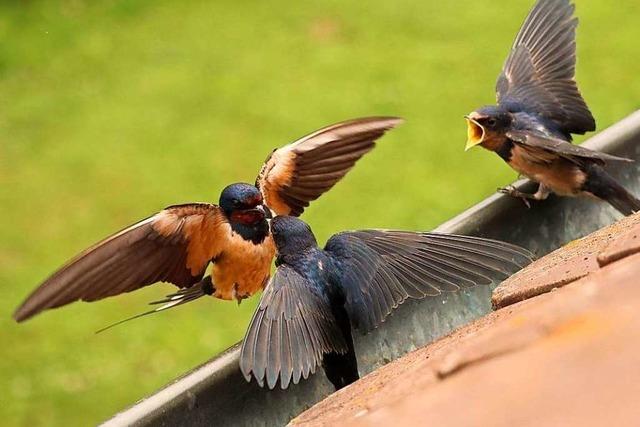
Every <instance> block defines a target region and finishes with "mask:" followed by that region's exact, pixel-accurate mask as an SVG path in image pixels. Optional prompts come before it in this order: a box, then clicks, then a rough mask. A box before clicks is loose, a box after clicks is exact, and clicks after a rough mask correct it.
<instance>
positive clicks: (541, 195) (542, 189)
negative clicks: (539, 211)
mask: <svg viewBox="0 0 640 427" xmlns="http://www.w3.org/2000/svg"><path fill="white" fill-rule="evenodd" d="M498 192H500V193H502V194H507V195H509V196H511V197H517V198H519V199H520V200H522V202H523V203H524V204H525V205H526V206H527V208H531V203H530V202H529V200H545V199H546V198H547V197H549V194H551V191H550V190H549V189H548V188H547V187H546V186H545V185H544V184H539V185H538V191H536V192H535V193H524V192H522V191H520V190H518V189H516V188H515V187H514V186H513V185H509V186H507V187H503V188H498Z"/></svg>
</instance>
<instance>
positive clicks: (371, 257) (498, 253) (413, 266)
mask: <svg viewBox="0 0 640 427" xmlns="http://www.w3.org/2000/svg"><path fill="white" fill-rule="evenodd" d="M325 250H326V251H327V252H328V253H330V254H331V255H332V256H333V258H334V259H335V260H336V263H337V264H338V265H340V266H341V267H340V271H341V273H340V277H339V281H340V284H341V286H342V288H343V290H344V294H345V298H346V302H345V308H346V310H347V312H348V313H349V317H350V319H351V322H352V324H353V326H354V327H355V328H357V329H360V330H362V331H363V332H367V331H370V330H371V329H373V328H375V327H377V326H378V325H380V323H382V322H383V321H384V320H385V319H386V317H387V316H388V315H389V314H390V313H391V311H392V310H393V309H394V308H396V307H397V306H398V305H399V304H401V303H402V302H404V301H405V300H406V299H407V298H416V299H419V298H425V297H428V296H435V295H439V294H440V293H441V292H446V291H457V290H459V289H461V288H468V287H471V286H474V285H478V284H485V285H487V284H490V283H492V282H494V281H496V280H503V279H505V278H506V277H508V276H509V275H511V274H513V273H514V272H516V271H518V270H520V269H521V268H522V267H523V266H525V265H527V264H529V263H530V262H531V260H532V258H533V255H532V254H531V253H529V252H528V251H527V250H525V249H522V248H520V247H518V246H514V245H510V244H507V243H503V242H498V241H494V240H488V239H481V238H477V237H469V236H457V235H446V234H437V233H412V232H406V231H386V230H384V231H383V230H364V231H352V232H344V233H340V234H336V235H335V236H333V237H331V239H329V241H328V242H327V245H326V246H325Z"/></svg>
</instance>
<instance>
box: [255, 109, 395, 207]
mask: <svg viewBox="0 0 640 427" xmlns="http://www.w3.org/2000/svg"><path fill="white" fill-rule="evenodd" d="M401 122H402V119H399V118H397V117H366V118H361V119H355V120H349V121H346V122H341V123H337V124H334V125H331V126H327V127H325V128H322V129H320V130H318V131H316V132H314V133H312V134H310V135H307V136H305V137H303V138H301V139H299V140H297V141H296V142H293V143H291V144H289V145H286V146H284V147H282V148H279V149H277V150H274V151H273V153H271V155H270V156H269V158H267V160H266V162H265V163H264V165H263V166H262V169H261V170H260V174H259V175H258V178H257V179H256V187H258V188H259V189H260V191H261V192H262V195H263V197H264V201H265V204H266V205H267V206H268V207H269V208H270V209H271V210H272V211H273V212H275V213H276V214H277V215H293V216H299V215H300V214H301V213H302V212H303V211H304V208H306V207H307V206H309V202H311V201H313V200H315V199H317V198H318V197H320V196H321V195H322V194H323V193H324V192H326V191H328V190H329V189H330V188H331V187H333V186H334V185H335V184H336V183H337V182H338V181H340V180H341V179H342V177H344V176H345V175H346V174H347V172H349V170H350V169H351V168H352V167H353V166H354V165H355V163H356V162H357V161H358V160H359V159H360V158H361V157H362V156H364V155H365V154H366V153H368V152H369V151H371V150H372V149H373V147H374V146H375V141H376V140H377V139H378V138H380V137H381V136H382V135H384V133H385V132H386V131H387V130H389V129H392V128H394V127H396V126H397V125H398V124H400V123H401Z"/></svg>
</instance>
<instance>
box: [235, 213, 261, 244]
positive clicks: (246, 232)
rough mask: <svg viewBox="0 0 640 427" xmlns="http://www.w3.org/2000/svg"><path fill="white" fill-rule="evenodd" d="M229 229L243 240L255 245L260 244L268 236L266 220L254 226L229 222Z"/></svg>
mask: <svg viewBox="0 0 640 427" xmlns="http://www.w3.org/2000/svg"><path fill="white" fill-rule="evenodd" d="M230 224H231V229H232V230H233V231H234V232H235V233H237V234H239V235H240V237H242V238H243V239H244V240H246V241H249V242H252V243H254V244H256V245H258V244H260V243H262V242H263V241H264V239H265V238H266V237H267V236H268V235H269V224H268V223H267V220H266V219H263V220H261V221H258V222H256V223H254V224H243V223H240V222H231V223H230Z"/></svg>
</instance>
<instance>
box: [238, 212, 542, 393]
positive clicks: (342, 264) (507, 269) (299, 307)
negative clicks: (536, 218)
mask: <svg viewBox="0 0 640 427" xmlns="http://www.w3.org/2000/svg"><path fill="white" fill-rule="evenodd" d="M271 234H272V236H273V239H274V241H275V245H276V249H277V256H276V266H277V269H276V272H275V274H274V275H273V277H272V278H271V280H270V281H269V283H268V284H267V286H266V288H265V290H264V293H263V294H262V297H261V299H260V303H259V304H258V307H257V309H256V311H255V313H254V315H253V318H252V320H251V323H250V326H249V328H248V330H247V333H246V335H245V338H244V341H243V343H242V351H241V356H240V368H241V370H242V373H243V374H244V376H245V378H246V379H247V381H250V380H251V378H254V379H255V380H256V381H257V382H258V384H259V385H260V386H264V384H265V383H266V385H267V387H269V388H270V389H272V388H274V387H275V386H276V384H277V383H278V380H279V382H280V387H281V388H282V389H286V388H287V387H288V386H289V384H290V383H291V382H293V383H294V384H297V383H298V382H299V381H300V378H305V379H306V378H308V376H309V375H310V374H313V373H314V372H315V371H316V368H317V367H318V366H320V365H321V366H323V368H324V370H325V373H326V375H327V377H328V379H329V380H330V381H331V383H332V384H333V385H334V386H335V388H336V389H339V388H342V387H344V386H346V385H348V384H350V383H352V382H354V381H356V380H357V379H358V378H359V374H358V364H357V359H356V353H355V349H354V343H353V337H352V329H355V330H358V331H359V332H362V333H367V332H369V331H371V330H373V329H374V328H376V327H378V326H379V325H380V324H381V323H382V322H384V321H385V319H386V318H387V316H389V314H390V313H391V311H392V310H393V309H394V308H396V307H398V305H399V304H402V303H403V302H404V301H405V300H406V299H408V298H414V299H421V298H425V297H432V296H436V295H440V294H441V293H442V292H453V291H458V290H460V289H466V288H470V287H472V286H475V285H479V284H484V285H488V284H491V283H493V282H494V281H497V280H502V279H504V278H506V277H508V276H509V275H511V274H512V273H514V272H516V271H518V270H520V269H521V268H522V267H524V266H525V265H527V264H528V263H530V262H531V260H532V257H533V256H532V254H531V253H529V252H528V251H527V250H525V249H522V248H520V247H518V246H514V245H511V244H508V243H503V242H499V241H495V240H489V239H483V238H478V237H469V236H459V235H451V234H439V233H420V232H407V231H390V230H362V231H348V232H342V233H339V234H336V235H334V236H332V237H331V238H330V239H329V240H328V241H327V244H326V245H325V247H324V249H320V248H319V247H318V244H317V242H316V239H315V237H314V235H313V232H312V231H311V229H310V228H309V226H308V225H307V224H306V223H304V222H303V221H301V220H300V219H298V218H295V217H286V216H284V217H283V216H278V217H275V218H274V219H273V220H271Z"/></svg>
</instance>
